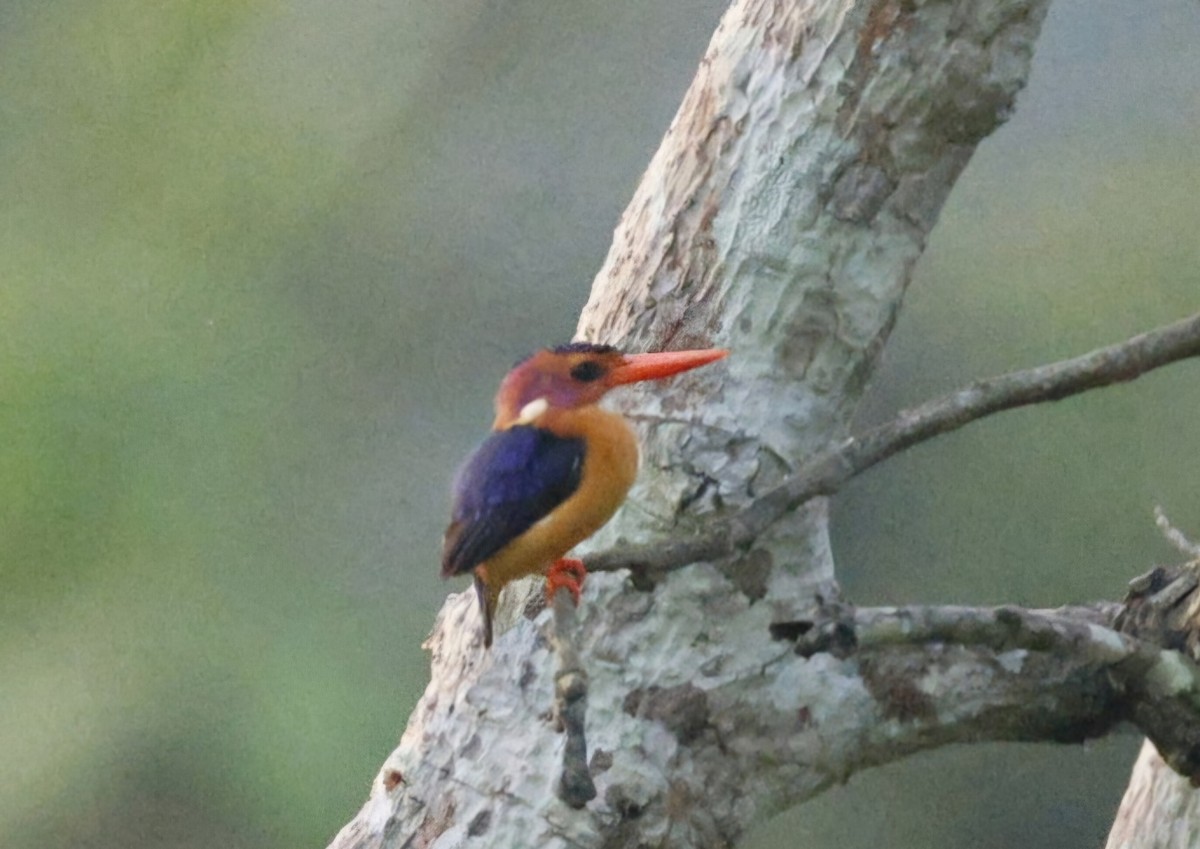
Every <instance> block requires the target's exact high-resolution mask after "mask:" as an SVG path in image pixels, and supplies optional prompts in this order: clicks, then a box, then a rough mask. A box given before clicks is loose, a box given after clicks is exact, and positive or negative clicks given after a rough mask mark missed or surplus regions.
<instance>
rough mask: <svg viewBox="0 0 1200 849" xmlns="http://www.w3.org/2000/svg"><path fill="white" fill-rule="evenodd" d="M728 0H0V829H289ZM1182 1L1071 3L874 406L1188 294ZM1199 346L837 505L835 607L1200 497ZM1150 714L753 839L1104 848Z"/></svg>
mask: <svg viewBox="0 0 1200 849" xmlns="http://www.w3.org/2000/svg"><path fill="white" fill-rule="evenodd" d="M723 6H724V4H723V3H719V2H716V0H702V2H684V0H627V2H599V3H563V4H547V3H544V2H540V0H510V2H507V3H504V4H498V3H491V2H485V0H462V2H446V0H407V1H405V0H395V2H391V3H381V2H377V0H342V2H339V3H329V2H316V0H298V2H283V0H273V2H265V1H264V0H243V2H232V1H231V0H205V2H199V0H177V2H171V3H146V2H134V1H133V0H87V2H84V0H53V1H52V2H48V1H47V0H42V1H41V2H30V0H20V1H18V0H9V2H8V3H5V4H3V5H2V6H0V381H2V384H0V385H2V387H3V388H2V390H0V435H2V440H0V580H2V584H0V754H2V757H0V844H2V845H4V846H5V847H13V849H23V848H24V847H35V846H36V847H42V846H67V845H86V846H89V847H95V849H107V847H210V846H216V845H219V846H225V847H265V848H266V849H271V847H295V846H320V845H324V844H325V842H326V841H327V840H328V839H329V838H330V837H331V836H332V835H333V834H334V832H336V830H337V829H338V828H339V827H340V826H341V824H342V823H343V822H344V821H345V820H346V819H348V818H349V817H350V816H351V815H352V814H353V813H354V811H355V810H356V809H357V807H358V805H359V804H360V803H361V801H362V800H363V798H364V797H365V795H366V792H367V789H368V787H369V783H370V780H371V778H372V776H373V775H374V772H375V770H376V768H377V767H378V765H379V764H380V762H381V761H382V759H383V758H384V757H385V756H386V754H387V753H388V752H389V751H390V749H391V747H392V746H393V745H394V743H395V741H396V740H397V739H398V737H399V733H400V731H401V729H402V728H403V725H404V722H405V719H406V717H407V714H408V711H409V710H410V709H411V707H412V706H413V704H414V703H415V701H416V699H417V698H418V696H419V694H420V692H421V690H422V688H423V687H424V684H425V681H426V674H427V663H426V658H425V657H424V655H423V653H422V651H421V649H420V642H421V640H422V638H423V637H424V635H425V634H426V633H427V632H428V629H429V627H430V624H431V623H432V619H433V615H434V612H435V611H436V610H437V608H438V606H439V605H440V604H441V601H442V599H443V598H444V596H445V594H446V592H447V591H448V590H449V589H457V587H447V586H446V585H444V584H442V583H441V582H440V581H439V580H438V579H437V578H436V572H437V567H436V562H437V551H438V541H439V537H440V533H441V529H442V525H443V520H444V510H445V506H446V500H447V499H446V497H445V494H444V493H445V491H446V487H447V482H448V478H449V474H450V471H451V470H452V469H453V468H454V466H455V464H456V463H457V461H458V458H459V457H461V455H462V454H463V453H464V452H465V451H466V450H467V449H468V447H469V446H470V445H471V444H472V443H473V442H474V441H475V440H476V439H477V438H478V436H479V435H480V433H481V431H482V430H483V429H484V428H486V426H487V424H488V422H489V419H490V415H489V414H488V410H489V399H490V395H491V393H492V390H493V388H494V386H495V383H496V381H497V380H498V378H499V376H500V375H501V373H502V372H503V371H504V370H505V368H506V367H507V365H508V364H509V363H510V362H511V361H512V360H514V359H515V358H517V357H518V356H520V355H521V354H522V353H524V352H526V351H527V350H529V349H531V348H533V347H535V346H536V345H538V344H542V343H544V342H549V341H559V340H563V339H566V338H568V337H569V336H570V334H571V331H572V329H573V327H574V324H575V318H576V315H577V312H578V310H579V308H580V307H581V306H582V304H583V302H584V300H585V298H586V296H587V292H588V288H589V285H590V281H591V279H592V277H593V275H594V274H595V271H596V269H597V268H598V267H599V264H600V262H601V260H602V258H603V255H604V253H605V251H606V249H607V246H608V239H609V234H610V233H611V230H612V227H613V226H614V224H615V222H616V219H617V216H618V215H619V213H620V211H621V209H622V208H623V205H624V203H625V202H626V200H627V199H628V197H629V195H630V193H631V192H632V189H633V186H634V185H635V183H636V181H637V179H638V176H639V175H640V173H641V171H642V169H643V168H644V167H645V164H646V163H647V161H648V159H649V156H650V154H651V153H652V151H653V150H654V148H655V147H656V146H657V143H658V139H659V137H660V135H661V133H662V131H663V130H664V129H665V127H666V125H667V122H668V121H669V119H670V117H671V115H672V114H673V113H674V110H675V108H676V105H677V103H678V101H679V98H680V96H681V94H682V93H683V90H684V88H685V87H686V85H687V82H688V81H689V80H690V78H691V75H692V72H693V70H694V68H695V65H696V63H697V61H698V60H699V57H700V55H701V54H702V52H703V49H704V46H705V44H706V43H707V41H708V38H709V35H710V34H711V31H712V29H713V27H714V26H715V24H716V22H717V19H718V17H719V14H720V12H721V10H722V9H723ZM1197 43H1200V6H1198V5H1197V4H1196V3H1195V2H1193V0H1170V2H1168V0H1155V2H1148V3H1143V4H1129V3H1122V2H1117V0H1060V2H1059V3H1057V4H1056V5H1055V6H1054V7H1053V11H1052V13H1051V16H1050V19H1049V21H1048V22H1047V25H1046V31H1045V34H1044V36H1043V38H1042V41H1041V43H1040V45H1039V52H1038V56H1037V60H1036V63H1035V69H1034V77H1033V80H1032V83H1031V85H1030V87H1029V89H1028V91H1027V92H1026V93H1025V94H1024V95H1023V96H1022V98H1021V100H1020V102H1019V107H1018V110H1017V113H1016V115H1015V117H1014V118H1013V120H1012V122H1011V123H1010V124H1009V125H1008V126H1007V127H1005V128H1004V129H1002V130H1001V132H1000V133H999V134H997V135H996V137H995V138H994V139H991V140H989V141H988V142H987V143H985V145H984V146H983V147H982V148H981V149H980V151H979V153H978V155H977V157H976V159H975V161H974V162H973V163H972V165H971V167H970V168H969V169H968V171H967V173H966V174H965V175H964V177H963V179H962V181H961V184H960V187H959V189H958V190H957V191H956V192H955V194H954V195H953V197H952V199H951V202H950V203H949V205H948V207H947V209H946V211H945V213H944V215H943V221H942V224H941V225H940V226H939V228H938V230H937V232H936V234H935V237H934V239H933V241H932V243H931V245H930V248H929V252H928V254H927V256H926V258H925V260H924V261H923V263H922V265H921V269H920V273H919V279H918V280H917V281H916V282H915V283H914V286H913V289H912V291H911V297H910V302H909V304H908V306H907V307H906V309H905V311H904V313H903V315H902V318H901V320H900V323H899V326H898V327H897V330H896V333H895V336H894V343H893V345H892V347H891V348H890V350H889V352H888V356H887V360H886V363H885V366H884V368H883V370H882V372H881V374H880V375H879V379H878V380H877V381H876V384H875V387H874V389H873V391H872V395H871V397H870V398H869V400H868V403H867V404H866V406H865V408H864V410H863V412H862V420H863V422H864V423H869V422H870V421H873V420H878V419H880V418H882V417H884V416H886V415H888V414H889V413H890V412H892V411H894V410H895V409H897V408H898V407H900V406H905V405H911V404H914V403H917V402H919V401H921V400H922V399H924V398H926V397H928V396H929V395H931V394H935V393H939V392H942V391H945V390H947V389H949V388H951V387H953V386H955V385H957V384H959V383H961V382H964V381H967V380H969V379H971V378H973V377H977V376H981V375H985V374H990V373H993V372H997V371H1004V370H1008V369H1012V368H1017V367H1023V366H1028V365H1033V364H1036V363H1038V362H1041V361H1044V360H1048V359H1052V358H1059V357H1063V356H1068V355H1071V354H1074V353H1079V352H1082V351H1084V350H1086V349H1088V348H1091V347H1094V346H1097V345H1100V344H1104V343H1108V342H1111V341H1115V340H1117V339H1119V338H1122V337H1124V336H1126V335H1129V334H1131V333H1134V332H1137V331H1139V330H1142V329H1146V328H1149V327H1151V326H1153V325H1155V324H1158V323H1162V322H1166V321H1169V320H1172V319H1174V318H1178V317H1182V316H1183V315H1185V314H1188V313H1190V312H1192V311H1194V310H1196V309H1197V307H1198V305H1200V274H1198V273H1197V269H1198V268H1200V239H1198V238H1197V235H1196V234H1197V232H1198V231H1200V191H1197V188H1198V185H1197V184H1198V181H1200V177H1198V175H1200V145H1198V144H1197V143H1196V139H1197V138H1198V137H1200V51H1196V50H1195V49H1194V46H1195V44H1197ZM1197 383H1198V381H1197V367H1196V366H1195V365H1194V364H1184V365H1181V366H1176V367H1174V368H1172V369H1169V370H1168V371H1166V372H1163V373H1161V374H1156V375H1152V376H1150V377H1148V378H1145V379H1143V380H1141V381H1138V382H1137V383H1135V384H1132V385H1130V386H1126V387H1120V388H1117V389H1113V390H1108V391H1105V392H1102V393H1097V394H1096V395H1094V396H1088V397H1083V398H1078V399H1074V400H1071V401H1068V402H1064V403H1061V404H1058V405H1055V406H1052V407H1045V408H1039V409H1036V410H1030V411H1021V412H1015V413H1010V414H1006V415H1004V416H1001V417H997V418H995V419H992V420H989V421H987V422H983V423H981V424H978V425H976V426H974V427H972V428H970V429H968V430H967V431H964V432H961V433H959V434H955V435H953V436H950V437H947V438H943V439H941V440H938V441H937V442H936V443H934V444H928V445H925V446H921V447H919V448H917V449H915V450H913V451H912V452H910V453H909V454H908V455H905V456H903V457H901V458H898V459H896V460H894V461H892V462H890V463H889V464H887V465H886V466H885V467H883V468H881V469H878V470H876V471H874V472H873V473H871V474H870V475H868V476H866V477H864V478H862V479H860V480H859V481H856V482H855V483H854V484H853V485H852V486H851V487H850V488H849V490H848V491H847V492H846V493H845V494H844V496H842V497H840V498H839V499H838V500H837V502H836V505H835V511H834V520H835V542H836V546H837V552H838V557H839V568H840V570H841V575H842V577H843V579H844V581H845V584H846V587H847V592H848V594H849V595H850V596H851V597H852V598H853V599H855V600H857V601H860V602H864V603H887V602H905V601H915V600H924V601H959V602H975V603H988V602H998V601H1015V602H1027V603H1032V604H1045V605H1050V604H1056V603H1061V602H1067V601H1076V600H1086V599H1090V598H1095V597H1112V596H1115V595H1118V594H1120V593H1121V591H1122V589H1123V584H1124V582H1125V580H1126V579H1127V578H1128V577H1130V576H1131V575H1132V574H1133V573H1135V572H1137V571H1138V570H1141V569H1143V568H1145V567H1148V566H1149V565H1150V564H1151V563H1152V562H1153V561H1156V560H1166V559H1170V558H1171V556H1172V555H1171V552H1170V551H1169V550H1168V549H1167V548H1166V547H1165V545H1164V544H1163V543H1162V542H1161V540H1160V539H1159V537H1158V535H1157V532H1156V531H1155V530H1154V528H1153V525H1152V521H1151V517H1150V510H1151V507H1152V505H1153V504H1154V503H1161V504H1162V505H1163V506H1164V507H1165V508H1166V509H1167V511H1168V513H1169V514H1170V515H1171V516H1172V517H1173V518H1174V519H1175V521H1176V522H1177V523H1178V524H1179V525H1181V526H1182V527H1184V528H1186V529H1190V530H1191V531H1192V532H1193V533H1195V534H1197V535H1200V499H1197V497H1196V494H1195V481H1196V480H1198V479H1200V450H1198V447H1197V443H1196V439H1197V436H1196V431H1197V425H1196V411H1197V410H1200V390H1198V389H1197ZM1136 745H1137V740H1136V739H1135V738H1134V737H1132V736H1128V737H1126V738H1123V739H1118V740H1111V741H1105V742H1103V743H1100V744H1097V745H1095V746H1093V747H1091V748H1087V749H1083V748H1076V749H1058V748H1049V747H1032V746H1022V747H1018V746H1008V747H998V746H986V747H971V748H964V749H960V750H953V751H943V752H937V753H932V754H929V755H925V756H922V757H919V758H915V759H912V760H911V761H909V762H907V763H904V764H900V765H897V766H893V767H888V768H885V769H881V770H876V771H873V772H870V773H867V774H864V775H862V776H856V777H855V778H853V779H852V780H851V782H850V783H849V785H848V786H847V787H845V788H841V789H839V790H838V791H836V792H834V793H831V794H829V795H828V796H826V797H824V798H822V799H821V800H818V801H817V802H816V803H814V804H810V805H808V806H805V807H803V808H801V809H799V810H797V811H796V812H794V813H792V814H789V815H788V816H786V817H784V818H782V820H781V821H779V822H776V823H774V824H768V825H767V826H766V827H764V829H763V830H762V832H761V833H760V834H758V835H756V836H755V837H754V838H753V840H752V842H753V844H754V845H755V846H758V847H764V848H765V847H773V846H791V845H797V840H798V838H799V837H800V836H804V837H805V838H806V839H805V840H803V841H800V842H802V843H803V844H804V845H807V846H814V847H821V846H838V847H858V846H863V847H866V846H879V845H894V846H905V847H907V846H912V847H918V846H920V847H926V846H928V847H941V846H946V847H950V846H955V847H957V846H962V845H970V846H977V847H993V846H994V847H1002V846H1011V845H1022V846H1028V847H1042V846H1045V847H1051V846H1054V847H1060V846H1081V847H1087V846H1094V845H1097V843H1098V841H1099V840H1100V839H1101V837H1102V835H1103V834H1104V831H1105V829H1106V827H1107V823H1108V820H1109V818H1110V817H1111V814H1112V811H1113V809H1114V807H1115V805H1116V803H1117V801H1118V799H1119V794H1120V791H1121V788H1122V787H1123V785H1124V781H1125V778H1126V774H1127V771H1128V766H1129V763H1130V759H1131V757H1132V753H1133V752H1134V750H1135V748H1136Z"/></svg>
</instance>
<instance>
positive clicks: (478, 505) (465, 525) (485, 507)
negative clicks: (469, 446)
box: [442, 425, 584, 577]
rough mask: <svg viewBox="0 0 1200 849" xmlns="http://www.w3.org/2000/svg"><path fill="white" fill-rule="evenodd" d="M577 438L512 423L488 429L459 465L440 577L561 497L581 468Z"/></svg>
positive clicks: (485, 552) (506, 538)
mask: <svg viewBox="0 0 1200 849" xmlns="http://www.w3.org/2000/svg"><path fill="white" fill-rule="evenodd" d="M583 454H584V444H583V440H582V439H566V438H563V437H561V436H555V435H554V434H553V433H551V432H550V431H548V430H544V429H542V428H536V427H532V426H530V425H518V426H516V427H513V428H509V429H508V430H502V431H499V432H497V433H494V434H492V435H491V436H490V437H488V438H487V440H486V441H485V442H484V443H483V444H482V445H480V446H479V448H478V449H476V451H475V453H474V454H472V455H471V456H470V458H468V460H467V462H466V463H465V464H464V465H463V467H462V468H461V469H459V472H458V476H457V477H456V478H455V481H454V508H453V511H452V512H451V521H450V527H449V528H447V529H446V538H445V542H444V544H443V548H442V576H443V577H448V576H450V575H460V574H462V573H464V572H470V571H471V570H472V569H474V568H475V567H476V566H478V565H479V564H480V563H482V562H483V561H485V560H487V559H488V558H489V557H491V556H492V555H493V554H495V553H496V552H497V551H499V550H500V549H502V548H504V546H506V545H507V544H508V543H510V542H511V541H512V540H514V539H516V538H517V537H518V536H520V535H521V534H523V533H524V532H525V531H527V530H528V529H529V528H531V527H532V526H533V525H534V524H535V523H536V522H537V521H538V520H539V519H541V518H543V517H545V516H546V515H547V514H548V513H549V512H550V511H551V510H553V509H554V508H555V507H557V506H558V505H559V504H561V503H562V502H564V501H566V500H567V498H568V497H570V495H571V493H573V492H574V491H575V490H576V489H577V488H578V487H579V478H580V475H581V474H582V472H583Z"/></svg>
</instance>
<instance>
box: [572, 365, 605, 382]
mask: <svg viewBox="0 0 1200 849" xmlns="http://www.w3.org/2000/svg"><path fill="white" fill-rule="evenodd" d="M603 374H604V366H602V365H600V363H598V362H596V361H595V360H584V361H583V362H581V363H580V364H579V365H577V366H575V367H574V368H572V369H571V377H572V378H574V379H575V380H578V381H581V382H583V383H591V382H592V381H593V380H597V379H599V378H600V377H601V376H602V375H603Z"/></svg>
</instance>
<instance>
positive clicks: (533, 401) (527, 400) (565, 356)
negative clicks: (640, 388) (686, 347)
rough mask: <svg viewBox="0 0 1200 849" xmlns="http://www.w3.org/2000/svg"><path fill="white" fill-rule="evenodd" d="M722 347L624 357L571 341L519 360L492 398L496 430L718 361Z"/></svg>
mask: <svg viewBox="0 0 1200 849" xmlns="http://www.w3.org/2000/svg"><path fill="white" fill-rule="evenodd" d="M728 353H729V352H728V351H726V350H724V349H722V348H710V349H705V350H700V351H666V352H663V353H658V354H623V353H621V352H620V351H618V350H617V349H616V348H613V347H612V346H610V345H594V344H592V343H590V342H572V343H570V344H569V345H559V346H558V347H556V348H545V349H543V350H541V351H538V352H537V353H536V354H533V355H532V356H530V357H527V358H526V359H524V360H522V361H521V362H519V363H517V365H516V366H514V367H513V369H512V371H510V372H509V373H508V375H507V376H506V377H505V378H504V381H503V382H502V383H501V384H500V391H499V392H498V393H497V394H496V422H495V425H494V427H495V428H496V429H500V428H506V427H511V426H512V425H514V424H532V423H533V422H534V421H535V420H536V419H538V418H539V417H540V416H541V415H542V414H543V413H545V412H546V411H547V410H550V409H552V408H559V409H570V408H574V407H586V406H588V405H589V404H595V403H596V402H597V401H599V400H600V399H601V398H603V397H604V395H605V393H606V392H608V391H609V390H610V389H613V388H615V387H617V386H622V385H624V384H626V383H636V382H638V381H641V380H658V379H661V378H664V377H670V376H671V375H673V374H678V373H679V372H681V371H687V370H688V369H693V368H696V367H698V366H702V365H705V364H707V363H711V362H714V361H716V360H719V359H722V358H723V357H725V356H726V355H727V354H728Z"/></svg>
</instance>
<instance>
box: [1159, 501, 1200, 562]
mask: <svg viewBox="0 0 1200 849" xmlns="http://www.w3.org/2000/svg"><path fill="white" fill-rule="evenodd" d="M1154 524H1155V525H1157V526H1158V529H1159V531H1161V532H1162V535H1163V536H1164V537H1166V540H1167V542H1169V543H1170V544H1171V545H1173V546H1174V547H1175V550H1176V551H1178V552H1179V553H1180V554H1182V555H1183V556H1184V557H1188V558H1191V559H1192V560H1200V544H1197V543H1195V542H1192V541H1191V540H1190V539H1188V537H1187V534H1185V533H1184V532H1183V531H1181V530H1179V528H1177V527H1175V526H1174V525H1173V524H1171V520H1170V519H1168V518H1167V514H1166V513H1165V512H1163V509H1162V507H1161V506H1159V505H1158V504H1155V505H1154Z"/></svg>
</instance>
